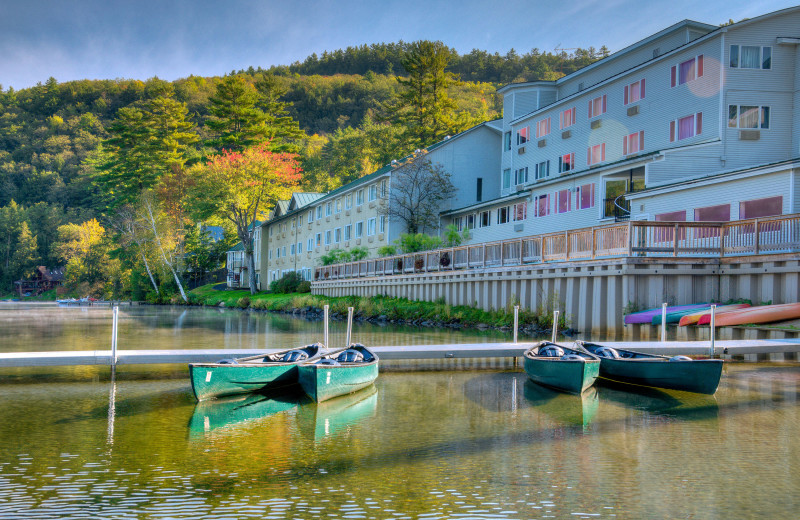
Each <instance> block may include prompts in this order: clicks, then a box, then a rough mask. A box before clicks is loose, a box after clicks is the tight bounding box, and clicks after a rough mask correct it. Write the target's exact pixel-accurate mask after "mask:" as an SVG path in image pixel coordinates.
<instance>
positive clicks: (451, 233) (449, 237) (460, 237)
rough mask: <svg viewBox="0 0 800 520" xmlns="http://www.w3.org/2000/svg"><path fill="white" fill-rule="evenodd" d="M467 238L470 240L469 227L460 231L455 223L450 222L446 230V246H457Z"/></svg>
mask: <svg viewBox="0 0 800 520" xmlns="http://www.w3.org/2000/svg"><path fill="white" fill-rule="evenodd" d="M467 240H469V229H467V228H464V230H463V231H459V230H458V228H456V226H455V225H454V224H450V225H449V226H447V227H446V228H445V230H444V245H446V246H450V247H457V246H460V245H461V243H462V242H465V241H467Z"/></svg>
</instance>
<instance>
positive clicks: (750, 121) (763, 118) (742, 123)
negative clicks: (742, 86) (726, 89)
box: [728, 105, 769, 129]
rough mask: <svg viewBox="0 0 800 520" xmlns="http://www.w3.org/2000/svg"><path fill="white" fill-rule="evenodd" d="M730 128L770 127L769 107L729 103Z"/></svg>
mask: <svg viewBox="0 0 800 520" xmlns="http://www.w3.org/2000/svg"><path fill="white" fill-rule="evenodd" d="M728 128H764V129H766V128H769V107H762V106H751V105H728Z"/></svg>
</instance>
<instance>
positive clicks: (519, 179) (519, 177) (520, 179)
mask: <svg viewBox="0 0 800 520" xmlns="http://www.w3.org/2000/svg"><path fill="white" fill-rule="evenodd" d="M526 182H528V167H527V166H526V167H524V168H520V169H519V170H516V171H514V184H525V183H526Z"/></svg>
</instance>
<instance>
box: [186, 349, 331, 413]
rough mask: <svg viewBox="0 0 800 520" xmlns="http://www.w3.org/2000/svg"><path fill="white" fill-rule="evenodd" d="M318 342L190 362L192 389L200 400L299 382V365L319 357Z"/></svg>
mask: <svg viewBox="0 0 800 520" xmlns="http://www.w3.org/2000/svg"><path fill="white" fill-rule="evenodd" d="M319 355H320V346H319V345H308V346H306V347H302V348H299V349H287V350H281V351H279V352H275V353H274V354H266V355H265V354H260V355H258V356H250V357H246V358H240V359H223V360H222V361H219V362H217V363H190V364H189V375H190V377H191V379H192V391H193V392H194V396H195V397H196V398H197V400H198V401H203V400H205V399H213V398H216V397H222V396H226V395H235V394H246V393H249V392H259V391H264V390H271V389H273V388H280V387H283V386H287V385H292V384H295V383H297V365H298V363H300V362H302V361H309V360H313V359H318V358H319Z"/></svg>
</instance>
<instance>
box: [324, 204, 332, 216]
mask: <svg viewBox="0 0 800 520" xmlns="http://www.w3.org/2000/svg"><path fill="white" fill-rule="evenodd" d="M325 216H326V217H330V216H331V203H330V202H328V203H326V204H325Z"/></svg>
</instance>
